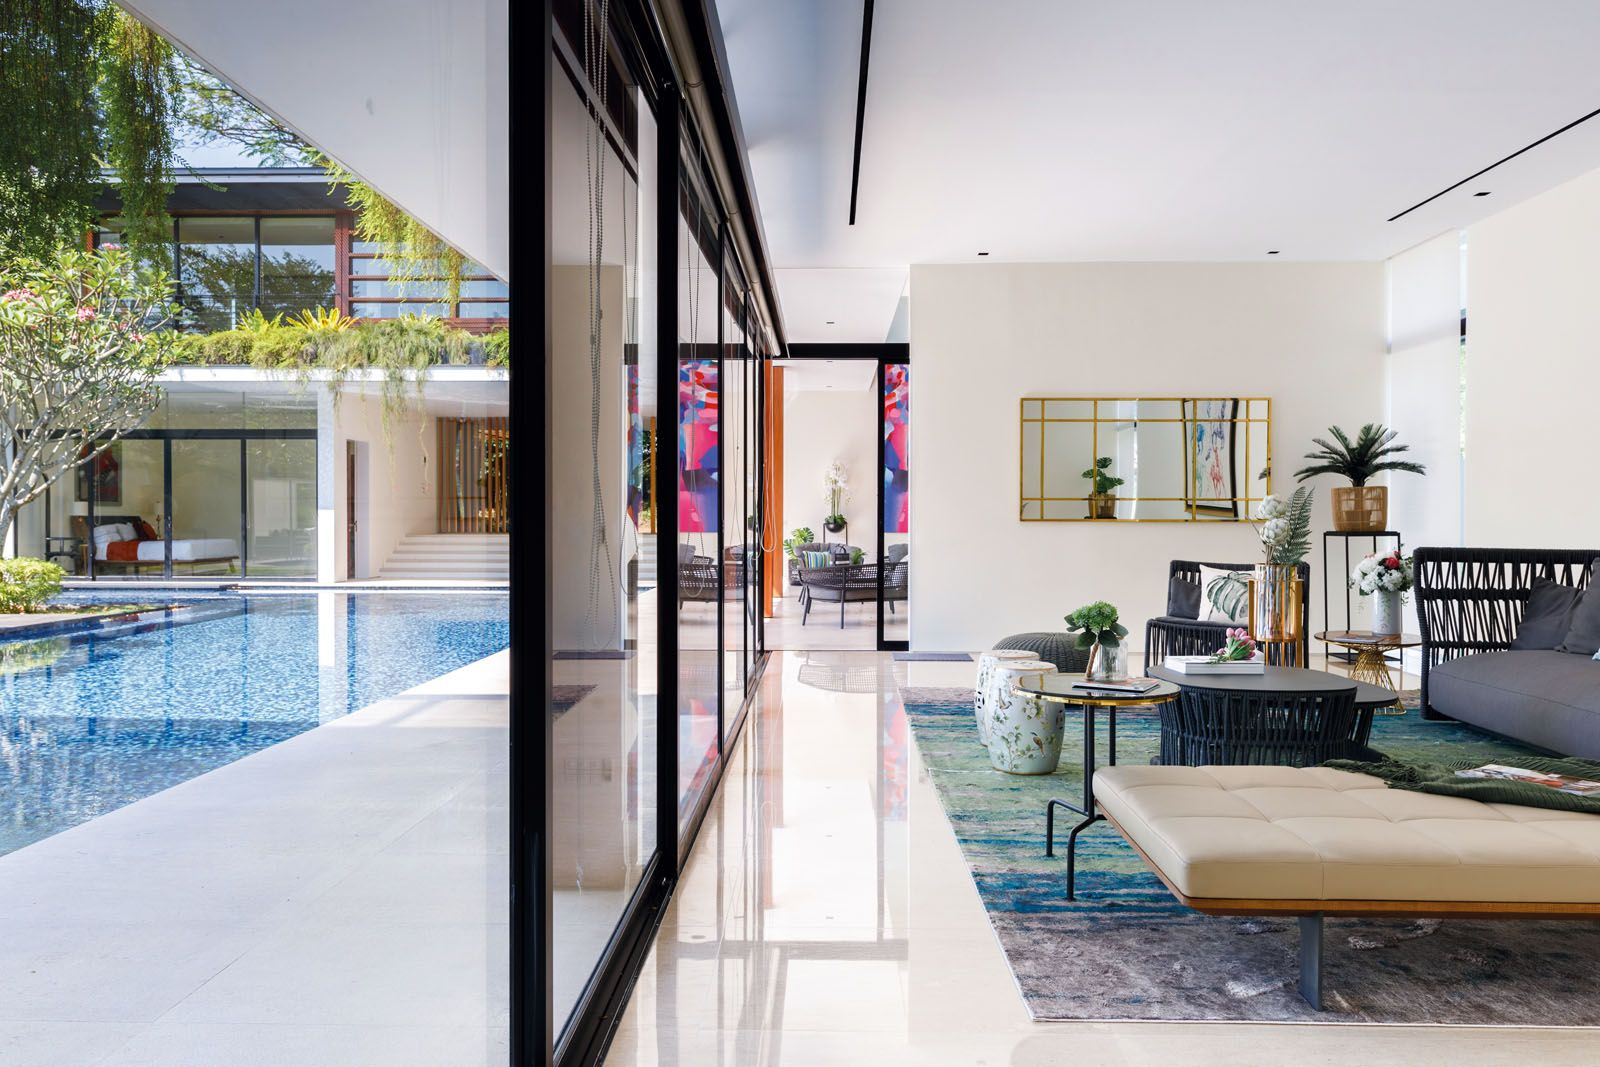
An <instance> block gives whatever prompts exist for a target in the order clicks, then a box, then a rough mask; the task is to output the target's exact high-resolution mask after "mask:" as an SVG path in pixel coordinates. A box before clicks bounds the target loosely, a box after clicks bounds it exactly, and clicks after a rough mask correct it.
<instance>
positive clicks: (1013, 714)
mask: <svg viewBox="0 0 1600 1067" xmlns="http://www.w3.org/2000/svg"><path fill="white" fill-rule="evenodd" d="M1056 673H1058V672H1057V671H1056V668H1055V665H1054V664H1052V663H1046V662H1044V661H1043V660H1020V661H1015V660H1014V661H1011V662H1002V663H999V664H997V665H996V666H995V668H994V679H995V680H994V692H996V693H997V694H1002V693H1003V694H1004V695H1003V696H996V698H995V702H994V706H993V707H992V708H991V709H990V712H989V763H990V764H991V765H992V766H993V767H994V768H995V770H999V771H1005V772H1006V773H1007V774H1050V773H1052V772H1053V771H1055V769H1056V766H1057V765H1058V764H1060V762H1061V730H1062V724H1063V721H1064V719H1065V718H1066V708H1065V706H1063V705H1062V704H1060V703H1059V702H1057V701H1054V700H1041V699H1039V698H1038V697H1031V696H1022V695H1019V694H1017V693H1014V692H1012V686H1014V685H1015V684H1016V683H1017V682H1019V681H1023V680H1027V679H1029V678H1039V677H1042V676H1044V675H1047V674H1056Z"/></svg>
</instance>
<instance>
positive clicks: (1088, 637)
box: [1066, 600, 1128, 673]
mask: <svg viewBox="0 0 1600 1067" xmlns="http://www.w3.org/2000/svg"><path fill="white" fill-rule="evenodd" d="M1066 622H1067V632H1068V633H1075V634H1077V635H1078V642H1077V644H1078V647H1079V648H1086V649H1088V650H1089V663H1088V666H1087V668H1086V670H1087V671H1089V672H1091V673H1092V672H1093V671H1094V661H1095V657H1096V656H1097V655H1098V653H1099V650H1100V649H1102V648H1116V647H1117V646H1118V645H1119V644H1121V643H1122V639H1123V638H1124V637H1127V636H1128V628H1127V627H1126V626H1124V625H1122V624H1121V623H1120V622H1118V621H1117V609H1116V608H1115V607H1113V606H1112V605H1110V604H1108V603H1106V602H1105V601H1104V600H1096V601H1095V602H1094V603H1093V604H1085V605H1084V606H1083V607H1081V608H1079V609H1078V610H1077V611H1074V612H1073V613H1072V614H1070V615H1068V616H1067V619H1066Z"/></svg>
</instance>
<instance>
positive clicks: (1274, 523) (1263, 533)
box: [1213, 485, 1313, 603]
mask: <svg viewBox="0 0 1600 1067" xmlns="http://www.w3.org/2000/svg"><path fill="white" fill-rule="evenodd" d="M1312 495H1313V494H1312V489H1311V487H1310V486H1306V485H1302V486H1301V487H1300V488H1298V489H1296V490H1295V491H1294V495H1293V496H1291V497H1290V498H1289V499H1288V500H1287V501H1285V500H1284V499H1283V498H1282V497H1279V496H1270V495H1269V496H1267V497H1266V498H1264V499H1263V500H1262V501H1261V503H1260V504H1257V505H1256V520H1257V522H1258V523H1259V525H1257V526H1256V533H1257V534H1259V535H1260V537H1261V547H1262V549H1263V550H1264V551H1265V552H1266V557H1267V558H1266V562H1268V563H1286V564H1297V563H1303V562H1305V558H1306V555H1307V554H1308V553H1309V552H1310V551H1311V502H1312ZM1213 603H1215V601H1213Z"/></svg>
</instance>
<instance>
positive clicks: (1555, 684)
mask: <svg viewBox="0 0 1600 1067" xmlns="http://www.w3.org/2000/svg"><path fill="white" fill-rule="evenodd" d="M1597 558H1600V550H1590V549H1585V550H1568V549H1484V548H1419V549H1417V551H1416V553H1415V556H1414V563H1415V569H1416V600H1417V621H1418V624H1419V627H1420V629H1421V633H1422V710H1423V714H1424V715H1425V716H1426V717H1427V718H1432V719H1439V718H1449V719H1458V720H1460V721H1461V722H1465V723H1469V724H1471V725H1473V726H1477V727H1480V728H1481V729H1484V730H1489V731H1491V732H1493V733H1496V734H1500V735H1502V736H1505V737H1510V738H1514V739H1516V740H1518V741H1523V742H1525V743H1527V744H1530V745H1534V746H1537V747H1539V748H1542V749H1546V750H1548V751H1550V752H1556V753H1560V754H1562V755H1570V756H1582V757H1585V758H1587V759H1600V662H1597V661H1595V660H1594V659H1592V658H1590V655H1588V654H1584V653H1578V652H1568V651H1557V650H1555V649H1551V648H1516V649H1514V648H1512V644H1513V642H1514V641H1515V639H1516V637H1517V633H1518V628H1519V627H1520V626H1521V624H1522V623H1523V615H1524V610H1525V608H1526V606H1527V603H1528V596H1529V593H1530V592H1531V590H1532V588H1533V586H1534V583H1535V582H1536V581H1537V580H1539V579H1545V580H1546V581H1550V582H1556V583H1559V584H1561V585H1565V586H1569V587H1571V588H1573V589H1578V590H1583V589H1586V588H1587V587H1588V586H1589V584H1590V581H1591V575H1592V573H1593V571H1594V566H1595V560H1596V559H1597ZM1588 595H1590V596H1594V595H1600V593H1595V592H1591V593H1589V594H1588Z"/></svg>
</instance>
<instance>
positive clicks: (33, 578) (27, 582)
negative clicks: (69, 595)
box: [0, 559, 66, 615]
mask: <svg viewBox="0 0 1600 1067" xmlns="http://www.w3.org/2000/svg"><path fill="white" fill-rule="evenodd" d="M65 573H66V572H65V571H63V570H62V569H61V568H60V567H58V566H56V565H55V564H54V563H46V562H45V561H44V560H42V559H0V614H7V615H15V614H18V613H21V612H26V611H38V610H39V609H40V608H41V607H43V606H44V604H45V602H46V601H48V600H49V599H50V598H51V597H53V596H55V595H56V594H58V593H60V592H61V579H62V577H63V576H64V575H65Z"/></svg>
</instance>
